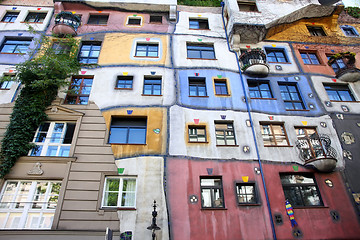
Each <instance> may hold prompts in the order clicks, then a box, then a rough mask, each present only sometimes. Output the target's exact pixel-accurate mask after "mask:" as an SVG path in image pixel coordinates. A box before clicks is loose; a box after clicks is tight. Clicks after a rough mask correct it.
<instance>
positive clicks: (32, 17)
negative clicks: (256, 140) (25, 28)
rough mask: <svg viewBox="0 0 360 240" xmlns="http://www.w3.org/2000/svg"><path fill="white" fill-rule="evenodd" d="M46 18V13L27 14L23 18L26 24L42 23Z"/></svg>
mask: <svg viewBox="0 0 360 240" xmlns="http://www.w3.org/2000/svg"><path fill="white" fill-rule="evenodd" d="M45 17H46V13H38V12H29V14H28V15H27V17H26V18H25V22H28V23H42V22H44V19H45Z"/></svg>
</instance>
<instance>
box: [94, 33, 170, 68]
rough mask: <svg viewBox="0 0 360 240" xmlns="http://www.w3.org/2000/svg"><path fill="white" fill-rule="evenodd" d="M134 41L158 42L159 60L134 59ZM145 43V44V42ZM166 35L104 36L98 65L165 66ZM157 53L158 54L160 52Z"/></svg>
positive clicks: (127, 34) (118, 34)
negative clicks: (159, 44) (159, 43)
mask: <svg viewBox="0 0 360 240" xmlns="http://www.w3.org/2000/svg"><path fill="white" fill-rule="evenodd" d="M136 39H149V43H151V42H153V40H160V42H161V48H160V46H159V50H160V51H161V54H160V53H159V56H160V57H159V58H148V59H149V60H147V59H146V58H136V59H132V58H131V57H134V53H133V49H134V48H135V47H136V43H135V41H134V40H136ZM141 42H144V41H141ZM145 42H147V41H146V40H145ZM167 45H168V36H167V35H156V34H129V33H109V34H106V35H105V38H104V41H103V43H102V47H101V52H100V56H99V61H98V64H100V65H102V64H104V65H106V64H144V65H146V64H153V65H164V64H167V63H168V61H167V58H166V57H167V56H166V53H167ZM160 51H159V52H160Z"/></svg>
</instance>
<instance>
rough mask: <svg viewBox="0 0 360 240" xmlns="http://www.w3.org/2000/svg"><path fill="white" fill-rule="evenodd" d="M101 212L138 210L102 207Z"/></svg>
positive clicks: (133, 209) (134, 209)
mask: <svg viewBox="0 0 360 240" xmlns="http://www.w3.org/2000/svg"><path fill="white" fill-rule="evenodd" d="M100 210H104V211H119V210H122V211H136V208H134V207H101V208H100Z"/></svg>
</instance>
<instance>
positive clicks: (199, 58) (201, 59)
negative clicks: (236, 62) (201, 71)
mask: <svg viewBox="0 0 360 240" xmlns="http://www.w3.org/2000/svg"><path fill="white" fill-rule="evenodd" d="M186 59H190V60H217V58H186Z"/></svg>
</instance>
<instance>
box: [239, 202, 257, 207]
mask: <svg viewBox="0 0 360 240" xmlns="http://www.w3.org/2000/svg"><path fill="white" fill-rule="evenodd" d="M238 206H239V207H256V206H261V203H238Z"/></svg>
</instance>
